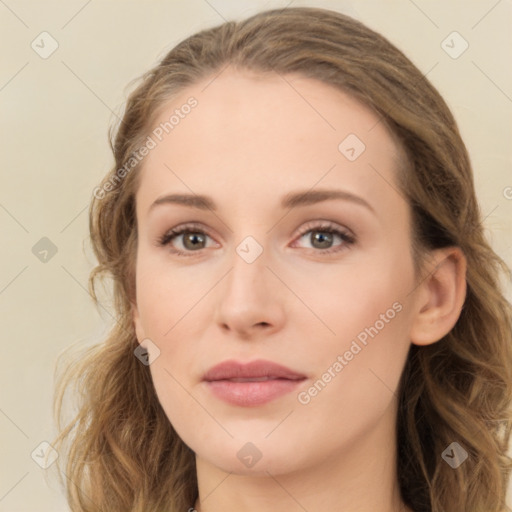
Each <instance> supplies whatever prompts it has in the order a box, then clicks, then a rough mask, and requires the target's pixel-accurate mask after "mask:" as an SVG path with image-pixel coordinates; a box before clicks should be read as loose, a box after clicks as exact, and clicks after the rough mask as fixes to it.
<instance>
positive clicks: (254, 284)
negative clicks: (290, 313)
mask: <svg viewBox="0 0 512 512" xmlns="http://www.w3.org/2000/svg"><path fill="white" fill-rule="evenodd" d="M231 261H232V265H231V269H230V271H229V273H228V275H227V276H226V277H225V279H224V280H223V283H222V284H221V286H220V299H219V301H218V302H217V308H216V312H215V316H216V318H215V320H216V323H217V325H218V326H219V327H220V328H221V329H222V330H224V331H226V332H227V333H232V334H233V335H234V336H235V335H236V336H237V337H239V338H242V339H253V338H255V337H258V336H260V335H261V334H265V335H266V336H268V335H269V334H272V333H274V332H276V331H278V330H280V329H281V328H282V326H283V325H284V321H285V311H284V307H285V305H284V299H285V297H284V295H283V294H284V292H285V290H284V287H283V284H282V283H281V281H280V280H279V279H278V278H277V277H276V276H275V270H273V269H272V270H270V268H269V263H270V261H269V259H268V258H267V254H266V251H265V250H264V251H263V252H262V253H261V254H260V255H259V256H258V257H257V258H256V259H255V260H254V261H252V262H250V263H249V262H248V261H246V260H245V259H244V258H243V257H242V256H240V255H239V254H238V253H236V252H235V254H234V255H233V258H232V260H231Z"/></svg>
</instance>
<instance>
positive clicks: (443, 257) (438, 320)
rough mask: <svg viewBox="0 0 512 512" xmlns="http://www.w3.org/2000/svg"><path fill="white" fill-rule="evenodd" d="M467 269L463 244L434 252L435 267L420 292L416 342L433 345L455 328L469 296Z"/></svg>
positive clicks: (414, 326) (414, 328)
mask: <svg viewBox="0 0 512 512" xmlns="http://www.w3.org/2000/svg"><path fill="white" fill-rule="evenodd" d="M466 269H467V261H466V257H465V256H464V254H463V252H462V250H461V249H460V248H459V247H448V248H443V249H437V250H435V251H433V264H432V266H431V270H430V271H429V273H428V274H427V277H426V278H423V281H422V283H421V285H420V286H419V289H418V291H417V294H416V295H417V301H416V306H415V307H416V311H415V318H414V320H413V324H412V327H411V333H410V339H411V342H412V343H414V344H415V345H430V344H432V343H435V342H436V341H439V340H440V339H442V338H443V336H445V335H446V334H448V333H449V332H450V331H451V330H452V329H453V327H454V326H455V324H456V323H457V320H458V319H459V316H460V313H461V310H462V307H463V305H464V301H465V299H466Z"/></svg>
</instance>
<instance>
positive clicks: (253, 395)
mask: <svg viewBox="0 0 512 512" xmlns="http://www.w3.org/2000/svg"><path fill="white" fill-rule="evenodd" d="M190 97H194V98H195V100H196V101H197V104H195V102H194V101H191V102H189V103H188V104H189V105H191V104H194V105H195V106H193V107H191V108H187V107H184V108H183V106H184V105H187V100H188V99H189V98H190ZM173 115H174V118H173V120H172V121H171V122H170V123H169V118H171V116H173ZM178 118H179V120H177V119H178ZM166 122H168V124H167V125H165V123H166ZM163 126H165V128H166V129H164V128H162V127H163ZM166 132H168V133H166ZM150 137H151V139H152V141H153V143H154V144H153V143H151V142H149V140H148V147H149V146H151V147H150V148H149V152H148V154H147V155H146V156H145V158H144V162H143V169H142V175H141V182H140V187H139V189H138V191H137V195H136V204H137V224H138V237H139V238H138V249H137V264H136V289H137V293H136V307H134V321H135V326H136V331H137V337H138V340H139V342H143V344H144V345H146V346H147V348H148V350H149V354H150V361H152V362H151V364H150V371H151V375H152V378H153V381H154V385H155V388H156V392H157V394H158V399H159V401H160V403H161V405H162V407H163V409H164V411H165V413H166V415H167V417H168V418H169V421H170V422H171V423H172V425H173V427H174V428H175V430H176V431H177V432H178V434H179V435H180V437H181V438H182V439H183V441H184V442H185V443H186V444H187V445H188V446H189V447H190V448H191V449H192V450H193V451H194V452H195V453H196V455H197V457H198V460H202V461H204V462H205V463H209V464H212V465H214V466H216V467H218V468H220V469H222V470H224V471H228V472H234V473H240V474H248V473H259V474H265V472H266V471H268V472H270V473H271V474H273V475H276V474H282V473H286V472H291V471H295V470H299V469H303V468H306V467H311V466H313V465H315V464H317V463H320V462H322V463H325V461H327V460H331V461H333V462H334V461H335V460H342V459H343V458H344V457H349V454H353V450H354V449H357V450H359V457H360V459H357V460H359V461H360V463H361V464H362V465H365V464H367V463H369V461H370V460H371V459H372V457H375V456H377V454H376V453H375V447H376V446H382V445H383V444H384V446H385V445H386V443H388V444H392V443H393V442H394V437H393V436H394V430H393V426H394V422H395V417H396V396H395V393H396V391H397V386H398V383H399V379H400V376H401V372H402V369H403V366H404V363H405V360H406V356H407V352H408V349H409V346H410V331H411V326H412V321H413V316H414V313H415V306H414V302H413V301H414V298H415V293H412V292H413V290H414V288H415V281H414V278H415V276H414V271H413V261H412V257H411V251H410V246H411V239H410V213H409V207H408V204H407V202H406V201H405V200H404V199H403V197H402V196H401V195H400V194H399V193H398V192H397V190H398V185H397V181H396V177H395V174H396V171H397V169H398V166H399V165H400V160H399V155H400V149H399V147H398V146H397V145H396V143H395V141H394V140H393V138H392V137H391V136H390V135H389V133H388V132H387V131H386V129H385V127H384V125H383V123H382V122H379V118H378V117H377V116H376V115H375V114H373V113H372V112H371V111H370V110H368V109H367V108H366V107H365V106H363V105H362V104H360V103H358V102H357V101H355V100H354V99H352V98H351V97H349V96H347V95H346V94H344V93H342V92H340V91H338V90H336V89H334V88H332V87H330V86H328V85H325V84H323V83H321V82H319V81H316V80H313V79H307V78H303V77H297V76H290V75H287V76H286V77H280V76H278V75H272V76H266V77H262V76H261V75H260V76H255V75H252V74H247V73H243V74H242V73H237V72H234V71H232V70H231V69H227V70H224V72H222V73H221V74H220V75H219V76H217V78H215V79H214V80H212V78H209V79H208V80H204V81H203V82H201V83H200V84H197V85H195V86H193V87H190V88H188V89H187V90H185V91H183V93H182V94H180V96H179V97H176V98H175V99H173V100H172V101H171V102H169V104H168V105H166V107H165V108H164V109H163V110H162V111H161V113H160V115H159V118H158V120H157V122H156V123H155V125H154V131H153V133H152V134H151V135H150ZM153 146H156V147H153ZM328 194H330V195H329V196H328ZM335 194H336V195H335ZM174 195H179V196H190V200H189V201H188V203H187V204H185V203H184V202H181V201H172V200H171V198H170V197H167V196H174ZM198 196H207V200H205V201H204V202H202V203H201V202H199V204H197V202H196V200H197V199H198ZM166 197H167V199H166ZM206 204H207V205H208V208H206V207H204V206H205V205H206ZM201 205H202V206H203V207H201ZM185 225H186V227H187V229H188V230H189V232H188V233H184V234H181V235H174V236H173V235H172V234H169V231H170V230H172V229H175V228H176V229H177V228H181V227H183V226H185ZM166 235H169V236H166ZM161 241H163V242H166V243H165V244H164V245H161ZM144 340H145V341H144ZM226 361H227V362H229V363H232V364H228V365H227V366H225V367H224V369H222V368H221V370H219V371H218V372H211V371H210V370H211V369H212V368H214V367H215V366H217V365H219V364H220V363H223V362H226ZM254 361H259V363H261V364H259V363H258V364H255V365H253V366H245V365H246V364H247V363H251V362H254ZM262 361H263V363H262ZM265 361H266V362H267V363H269V362H270V363H275V364H277V365H280V366H281V367H286V368H287V369H288V370H289V371H284V370H282V368H281V371H279V370H278V369H276V368H275V367H274V368H273V367H272V366H271V365H270V366H269V365H267V364H265V363H264V362H265ZM208 372H210V373H209V374H208ZM207 374H208V375H207ZM205 379H206V380H205ZM234 379H235V380H234ZM263 379H266V380H263Z"/></svg>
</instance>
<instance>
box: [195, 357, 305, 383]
mask: <svg viewBox="0 0 512 512" xmlns="http://www.w3.org/2000/svg"><path fill="white" fill-rule="evenodd" d="M263 377H267V378H269V379H272V378H273V379H289V380H301V379H304V378H306V376H305V375H303V374H301V373H298V372H295V371H293V370H291V369H290V368H287V367H286V366H282V365H280V364H277V363H273V362H272V361H265V360H263V359H259V360H257V361H251V362H249V363H240V362H238V361H233V360H229V361H223V362H222V363H220V364H218V365H216V366H213V367H212V368H210V369H209V370H208V371H207V372H206V373H205V374H204V376H203V380H205V381H215V380H229V379H252V378H255V379H257V378H263Z"/></svg>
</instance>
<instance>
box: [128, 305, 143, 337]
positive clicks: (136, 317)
mask: <svg viewBox="0 0 512 512" xmlns="http://www.w3.org/2000/svg"><path fill="white" fill-rule="evenodd" d="M131 305H132V319H133V325H134V326H135V334H136V336H137V340H138V341H139V343H141V341H142V340H144V339H146V335H145V332H144V329H143V327H142V322H141V320H140V314H139V308H138V307H137V304H136V303H135V302H131Z"/></svg>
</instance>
